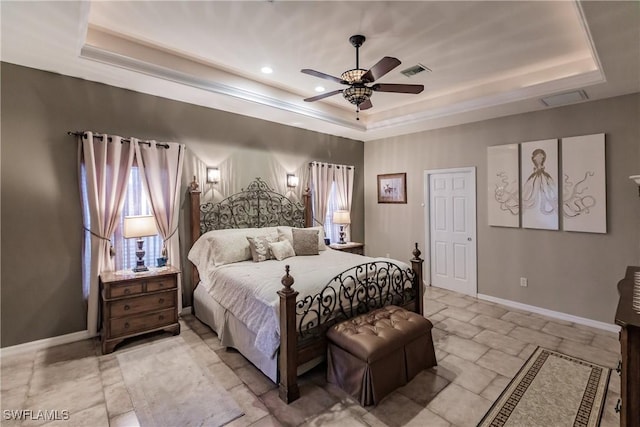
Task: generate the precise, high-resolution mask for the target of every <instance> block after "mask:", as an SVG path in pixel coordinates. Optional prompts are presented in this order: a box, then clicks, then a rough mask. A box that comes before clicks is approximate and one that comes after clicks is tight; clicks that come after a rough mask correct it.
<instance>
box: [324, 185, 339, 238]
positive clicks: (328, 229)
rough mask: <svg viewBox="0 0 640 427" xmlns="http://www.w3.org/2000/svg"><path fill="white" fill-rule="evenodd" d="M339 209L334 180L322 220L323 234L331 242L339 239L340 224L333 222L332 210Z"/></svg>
mask: <svg viewBox="0 0 640 427" xmlns="http://www.w3.org/2000/svg"><path fill="white" fill-rule="evenodd" d="M337 210H340V208H339V207H338V191H337V190H336V183H335V181H334V182H333V184H331V190H330V191H329V200H328V201H327V216H326V217H325V220H324V235H325V237H327V238H328V239H329V240H330V241H331V243H336V242H337V241H338V240H340V234H339V233H340V226H339V225H336V224H334V223H333V212H334V211H337Z"/></svg>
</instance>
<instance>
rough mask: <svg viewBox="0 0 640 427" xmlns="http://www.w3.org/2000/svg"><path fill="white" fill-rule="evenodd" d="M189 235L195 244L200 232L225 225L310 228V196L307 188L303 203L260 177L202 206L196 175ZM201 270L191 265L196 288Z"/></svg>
mask: <svg viewBox="0 0 640 427" xmlns="http://www.w3.org/2000/svg"><path fill="white" fill-rule="evenodd" d="M189 205H190V211H191V212H190V221H189V234H190V237H191V245H193V244H194V243H195V242H196V240H198V238H199V237H200V235H201V234H204V233H206V232H207V231H210V230H222V229H225V228H253V227H256V228H257V227H271V226H278V225H289V226H292V227H310V226H311V222H312V217H313V214H312V212H311V196H310V193H309V190H308V189H307V190H306V191H305V192H304V194H303V196H302V203H300V202H295V201H292V200H291V199H289V198H287V197H285V196H283V195H282V194H279V193H276V192H275V191H273V190H272V189H271V188H269V186H268V185H267V183H265V182H264V181H263V180H261V179H260V178H256V179H255V181H253V182H251V183H250V184H249V186H248V187H247V188H246V190H242V191H240V192H239V193H236V194H233V195H231V196H229V197H227V198H226V199H224V200H222V201H221V202H218V203H211V202H209V203H205V204H204V205H200V188H199V185H198V183H197V181H196V178H195V177H193V182H192V183H191V184H189ZM199 280H200V279H199V275H198V270H197V269H196V267H195V266H192V281H193V282H192V283H193V289H194V290H195V287H196V286H197V284H198V282H199Z"/></svg>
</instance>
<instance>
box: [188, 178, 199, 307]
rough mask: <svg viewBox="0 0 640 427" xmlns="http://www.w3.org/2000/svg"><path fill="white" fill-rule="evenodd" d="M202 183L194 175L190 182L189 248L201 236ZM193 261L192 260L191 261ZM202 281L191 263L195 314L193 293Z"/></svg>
mask: <svg viewBox="0 0 640 427" xmlns="http://www.w3.org/2000/svg"><path fill="white" fill-rule="evenodd" d="M200 193H201V191H200V185H198V182H197V181H196V177H195V176H194V177H193V181H191V184H189V201H190V202H189V206H190V211H191V212H190V213H189V215H190V221H189V237H190V242H191V244H190V245H189V249H191V247H192V246H193V244H194V243H195V242H196V240H198V238H199V237H200ZM189 262H191V261H189ZM198 283H200V274H199V273H198V269H197V268H196V266H195V264H193V263H191V313H192V314H195V304H194V301H193V293H194V292H195V290H196V287H197V286H198Z"/></svg>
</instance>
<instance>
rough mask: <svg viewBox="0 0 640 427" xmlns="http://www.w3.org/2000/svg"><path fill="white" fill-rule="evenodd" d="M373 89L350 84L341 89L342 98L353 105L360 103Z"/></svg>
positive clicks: (369, 95)
mask: <svg viewBox="0 0 640 427" xmlns="http://www.w3.org/2000/svg"><path fill="white" fill-rule="evenodd" d="M372 94H373V90H371V88H368V87H366V86H364V85H363V86H351V87H348V88H346V89H345V90H343V91H342V96H344V99H346V100H347V101H349V102H350V103H352V104H354V105H360V104H362V103H363V102H365V101H366V100H367V99H369V98H370V97H371V95H372Z"/></svg>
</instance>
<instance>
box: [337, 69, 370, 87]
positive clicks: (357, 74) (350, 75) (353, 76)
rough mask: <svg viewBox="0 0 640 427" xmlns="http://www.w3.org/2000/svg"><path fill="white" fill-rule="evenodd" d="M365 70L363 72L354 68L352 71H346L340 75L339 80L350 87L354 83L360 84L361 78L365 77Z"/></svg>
mask: <svg viewBox="0 0 640 427" xmlns="http://www.w3.org/2000/svg"><path fill="white" fill-rule="evenodd" d="M366 72H367V70H363V69H360V68H354V69H353V70H347V71H345V72H344V73H342V74H341V75H340V78H341V79H342V80H344V81H346V82H349V84H350V85H352V84H354V83H362V76H364V75H365V73H366Z"/></svg>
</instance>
